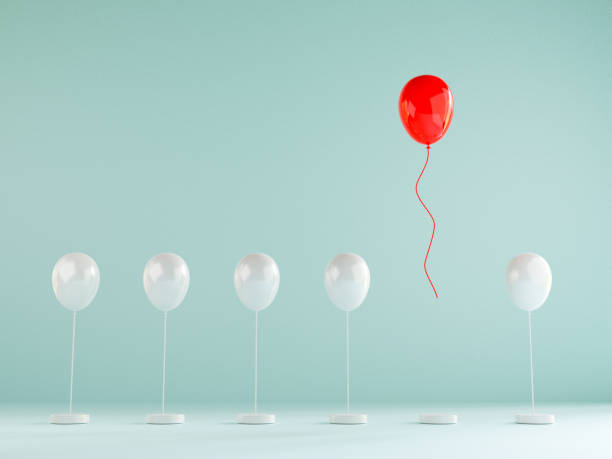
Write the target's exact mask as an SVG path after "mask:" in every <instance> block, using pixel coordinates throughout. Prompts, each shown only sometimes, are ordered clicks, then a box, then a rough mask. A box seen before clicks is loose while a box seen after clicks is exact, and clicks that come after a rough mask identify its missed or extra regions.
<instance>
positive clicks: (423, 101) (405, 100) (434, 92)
mask: <svg viewBox="0 0 612 459" xmlns="http://www.w3.org/2000/svg"><path fill="white" fill-rule="evenodd" d="M453 110H454V102H453V94H452V93H451V90H450V88H449V87H448V85H447V84H446V83H445V82H444V80H442V79H440V78H438V77H437V76H433V75H421V76H418V77H415V78H413V79H412V80H410V81H409V82H408V83H406V86H404V89H402V93H401V94H400V99H399V113H400V118H401V120H402V123H403V124H404V128H406V131H408V134H410V136H411V137H412V138H413V139H414V140H416V141H417V142H419V143H422V144H425V145H431V144H433V143H435V142H437V141H438V140H440V139H441V138H442V137H443V136H444V134H446V131H447V130H448V127H449V126H450V123H451V119H452V118H453Z"/></svg>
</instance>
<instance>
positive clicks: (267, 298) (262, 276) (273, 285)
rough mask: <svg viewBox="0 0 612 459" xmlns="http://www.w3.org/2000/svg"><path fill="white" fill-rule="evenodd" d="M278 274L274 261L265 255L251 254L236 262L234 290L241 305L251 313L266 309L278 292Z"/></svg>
mask: <svg viewBox="0 0 612 459" xmlns="http://www.w3.org/2000/svg"><path fill="white" fill-rule="evenodd" d="M279 285H280V272H279V270H278V266H277V265H276V262H275V261H274V259H273V258H272V257H270V256H268V255H266V254H265V253H252V254H250V255H247V256H246V257H244V258H243V259H242V260H240V261H239V262H238V265H237V266H236V269H235V270H234V288H235V289H236V293H237V294H238V298H240V301H241V302H242V304H244V305H245V306H246V307H247V308H249V309H252V310H253V311H261V310H262V309H266V308H267V307H268V306H270V304H271V303H272V301H274V298H275V297H276V293H277V292H278V287H279Z"/></svg>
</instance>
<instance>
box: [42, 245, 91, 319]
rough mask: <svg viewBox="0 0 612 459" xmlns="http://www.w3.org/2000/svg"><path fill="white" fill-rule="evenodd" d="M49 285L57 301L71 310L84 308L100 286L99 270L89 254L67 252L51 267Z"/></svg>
mask: <svg viewBox="0 0 612 459" xmlns="http://www.w3.org/2000/svg"><path fill="white" fill-rule="evenodd" d="M51 285H52V286H53V292H54V293H55V297H56V298H57V301H59V302H60V304H61V305H62V306H64V307H65V308H66V309H69V310H71V311H80V310H81V309H85V308H86V307H87V306H89V304H90V303H91V302H92V301H93V299H94V298H95V296H96V293H98V287H99V286H100V270H99V269H98V265H97V264H96V262H95V261H94V260H93V258H91V257H90V256H89V255H86V254H84V253H69V254H66V255H64V256H63V257H62V258H60V259H59V260H58V261H57V263H55V266H54V267H53V273H52V274H51Z"/></svg>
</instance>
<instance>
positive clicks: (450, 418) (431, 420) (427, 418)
mask: <svg viewBox="0 0 612 459" xmlns="http://www.w3.org/2000/svg"><path fill="white" fill-rule="evenodd" d="M457 420H458V416H457V415H456V414H453V413H420V414H419V422H420V423H421V424H457Z"/></svg>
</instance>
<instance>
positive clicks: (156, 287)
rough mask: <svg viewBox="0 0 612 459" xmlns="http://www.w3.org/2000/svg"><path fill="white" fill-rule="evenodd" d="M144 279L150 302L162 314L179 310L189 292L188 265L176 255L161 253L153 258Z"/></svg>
mask: <svg viewBox="0 0 612 459" xmlns="http://www.w3.org/2000/svg"><path fill="white" fill-rule="evenodd" d="M142 278H143V283H144V289H145V293H146V294H147V297H148V298H149V301H150V302H151V303H152V304H153V306H155V307H156V308H157V309H159V310H160V311H162V312H168V311H172V310H173V309H175V308H177V307H178V306H179V305H180V304H181V303H182V302H183V300H184V299H185V295H186V294H187V290H189V268H188V267H187V263H185V260H183V259H182V258H181V257H179V256H178V255H176V254H174V253H160V254H159V255H155V256H154V257H153V258H151V259H150V260H149V262H148V263H147V264H146V266H145V269H144V273H143V276H142Z"/></svg>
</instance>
